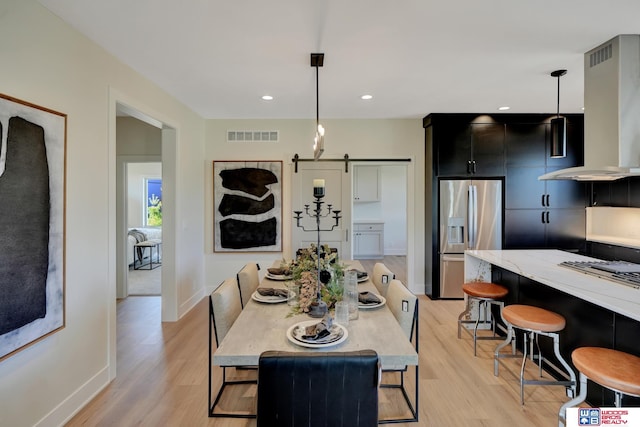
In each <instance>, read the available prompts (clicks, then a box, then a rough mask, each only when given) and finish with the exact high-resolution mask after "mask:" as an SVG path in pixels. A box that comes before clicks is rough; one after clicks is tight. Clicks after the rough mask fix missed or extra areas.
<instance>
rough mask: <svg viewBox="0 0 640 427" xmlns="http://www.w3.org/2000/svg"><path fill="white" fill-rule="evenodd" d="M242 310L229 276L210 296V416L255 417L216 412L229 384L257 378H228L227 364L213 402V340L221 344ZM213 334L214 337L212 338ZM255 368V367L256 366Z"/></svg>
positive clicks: (253, 382)
mask: <svg viewBox="0 0 640 427" xmlns="http://www.w3.org/2000/svg"><path fill="white" fill-rule="evenodd" d="M240 312H242V306H241V304H240V292H239V290H238V286H237V284H236V280H234V278H228V279H226V280H225V281H223V282H222V283H221V284H220V286H218V287H217V288H216V289H215V290H214V291H213V292H212V293H211V295H210V297H209V400H208V411H209V416H210V417H232V418H255V414H244V413H223V412H214V409H215V407H216V405H218V403H219V401H220V398H221V397H222V394H223V392H224V390H225V388H226V387H227V386H232V385H239V384H255V383H256V379H240V380H227V366H222V385H221V386H220V390H218V394H217V395H216V397H215V400H214V402H213V404H211V397H212V396H211V395H212V374H213V372H212V366H213V365H212V362H213V360H212V356H213V342H212V339H215V341H216V348H217V347H218V346H219V345H220V343H221V342H222V340H223V339H224V337H225V335H227V332H229V329H231V326H233V323H234V322H235V320H236V319H237V318H238V316H239V315H240ZM212 336H213V338H212ZM254 368H255V367H254Z"/></svg>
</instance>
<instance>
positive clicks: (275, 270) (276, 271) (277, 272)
mask: <svg viewBox="0 0 640 427" xmlns="http://www.w3.org/2000/svg"><path fill="white" fill-rule="evenodd" d="M267 271H268V272H269V273H270V274H273V275H274V276H288V275H289V273H290V270H289V269H288V268H284V267H271V268H267Z"/></svg>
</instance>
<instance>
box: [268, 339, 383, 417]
mask: <svg viewBox="0 0 640 427" xmlns="http://www.w3.org/2000/svg"><path fill="white" fill-rule="evenodd" d="M379 378H380V371H379V362H378V355H377V353H376V352H375V351H373V350H360V351H352V352H317V353H316V352H302V353H297V352H284V351H267V352H264V353H262V354H261V355H260V362H259V367H258V414H257V415H258V417H257V418H258V419H257V422H258V423H257V426H258V427H274V426H278V427H299V426H305V427H375V426H377V425H378V381H379Z"/></svg>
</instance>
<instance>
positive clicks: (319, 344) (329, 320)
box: [287, 313, 349, 348]
mask: <svg viewBox="0 0 640 427" xmlns="http://www.w3.org/2000/svg"><path fill="white" fill-rule="evenodd" d="M348 336H349V332H348V331H347V328H345V327H344V326H342V325H341V324H339V323H336V322H334V320H333V317H332V316H331V314H330V313H327V314H326V315H325V316H324V317H323V318H322V320H320V321H318V320H305V321H302V322H298V323H296V324H295V325H293V326H291V327H290V328H289V329H288V330H287V339H288V340H289V341H290V342H291V343H293V344H295V345H298V346H301V347H306V348H323V347H330V346H334V345H338V344H340V343H342V342H344V341H345V340H346V339H347V337H348Z"/></svg>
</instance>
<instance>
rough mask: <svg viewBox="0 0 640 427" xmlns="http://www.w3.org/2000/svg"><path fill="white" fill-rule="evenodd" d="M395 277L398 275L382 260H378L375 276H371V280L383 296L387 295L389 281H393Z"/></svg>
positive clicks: (375, 265)
mask: <svg viewBox="0 0 640 427" xmlns="http://www.w3.org/2000/svg"><path fill="white" fill-rule="evenodd" d="M395 278H396V275H395V274H393V272H392V271H391V270H389V269H388V268H387V266H386V265H384V264H383V263H381V262H376V263H375V264H374V266H373V277H372V278H371V280H372V281H373V284H374V285H375V286H376V289H378V292H380V295H382V296H383V297H385V298H386V297H387V290H388V289H389V283H391V281H392V280H393V279H395Z"/></svg>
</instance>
